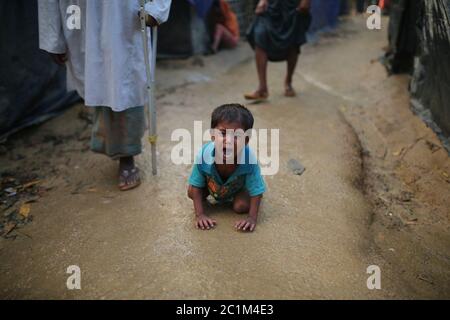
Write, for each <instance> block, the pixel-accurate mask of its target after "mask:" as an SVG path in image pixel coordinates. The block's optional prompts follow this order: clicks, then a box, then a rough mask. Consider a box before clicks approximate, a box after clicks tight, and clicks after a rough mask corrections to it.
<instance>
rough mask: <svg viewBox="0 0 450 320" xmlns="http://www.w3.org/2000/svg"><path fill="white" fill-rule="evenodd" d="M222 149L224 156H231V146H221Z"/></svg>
mask: <svg viewBox="0 0 450 320" xmlns="http://www.w3.org/2000/svg"><path fill="white" fill-rule="evenodd" d="M222 151H223V156H224V157H225V158H230V157H231V156H233V148H223V150H222Z"/></svg>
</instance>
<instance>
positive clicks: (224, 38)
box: [211, 24, 239, 52]
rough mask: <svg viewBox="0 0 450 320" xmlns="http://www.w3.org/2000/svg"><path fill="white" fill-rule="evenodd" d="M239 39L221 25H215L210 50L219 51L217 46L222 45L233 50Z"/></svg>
mask: <svg viewBox="0 0 450 320" xmlns="http://www.w3.org/2000/svg"><path fill="white" fill-rule="evenodd" d="M238 42H239V39H238V37H236V36H234V35H233V34H232V33H231V32H230V30H228V29H227V28H225V27H224V26H223V25H221V24H216V30H215V32H214V42H213V45H212V46H211V49H212V50H213V51H214V52H217V50H219V45H220V44H221V43H222V44H223V45H224V46H225V47H227V48H234V47H236V46H237V45H238Z"/></svg>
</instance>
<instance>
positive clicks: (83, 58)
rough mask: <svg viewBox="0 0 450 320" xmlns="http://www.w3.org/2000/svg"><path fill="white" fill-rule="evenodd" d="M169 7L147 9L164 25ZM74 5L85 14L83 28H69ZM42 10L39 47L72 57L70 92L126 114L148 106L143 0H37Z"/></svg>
mask: <svg viewBox="0 0 450 320" xmlns="http://www.w3.org/2000/svg"><path fill="white" fill-rule="evenodd" d="M170 4H171V0H153V1H150V2H148V3H147V5H146V7H145V9H146V11H147V13H148V14H150V15H151V16H152V17H154V18H155V19H156V20H157V22H158V23H159V24H161V23H163V22H165V21H166V20H167V18H168V16H169V11H170ZM71 5H76V6H78V8H80V9H81V11H80V13H81V14H80V15H79V16H80V19H81V21H80V22H81V23H80V26H81V28H80V29H73V30H70V28H69V27H70V26H71V24H70V22H73V17H74V16H73V14H74V13H75V11H73V10H69V11H68V9H69V7H70V6H71ZM38 8H39V46H40V48H41V49H43V50H45V51H47V52H50V53H68V62H67V63H66V65H67V80H68V81H67V86H68V89H74V90H76V91H77V92H78V93H79V95H80V96H81V97H83V98H84V100H85V104H86V105H87V106H92V107H96V106H107V107H111V108H112V110H114V111H123V110H126V109H128V108H132V107H136V106H143V105H144V104H145V102H146V101H147V97H146V94H147V92H146V90H145V87H146V75H145V62H144V49H143V41H142V35H141V25H140V20H139V17H138V12H139V8H140V1H139V0H39V2H38ZM70 9H73V7H72V8H70ZM71 17H72V20H71V19H70V18H71ZM68 22H69V26H68ZM150 43H151V42H150V41H149V44H150ZM149 51H150V55H151V50H149ZM150 61H151V60H150Z"/></svg>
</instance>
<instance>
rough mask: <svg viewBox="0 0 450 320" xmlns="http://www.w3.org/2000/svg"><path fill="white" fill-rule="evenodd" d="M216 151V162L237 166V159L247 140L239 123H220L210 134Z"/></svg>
mask: <svg viewBox="0 0 450 320" xmlns="http://www.w3.org/2000/svg"><path fill="white" fill-rule="evenodd" d="M211 138H212V141H214V147H215V149H216V162H217V161H219V163H220V161H222V162H221V163H220V164H222V163H227V164H237V158H238V156H239V155H240V154H241V151H242V149H243V148H244V147H245V145H246V144H247V143H248V141H249V138H248V136H246V135H245V131H244V129H243V128H242V125H241V124H240V123H229V122H220V123H219V124H218V125H217V127H215V128H214V129H213V130H212V132H211Z"/></svg>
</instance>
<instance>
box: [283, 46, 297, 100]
mask: <svg viewBox="0 0 450 320" xmlns="http://www.w3.org/2000/svg"><path fill="white" fill-rule="evenodd" d="M297 61H298V51H297V48H291V49H289V52H288V56H287V73H286V79H285V80H284V89H285V93H284V94H285V95H286V96H287V97H293V96H295V91H294V89H293V88H292V77H293V75H294V72H295V68H296V67H297Z"/></svg>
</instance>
